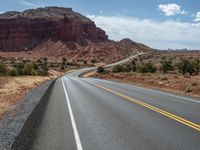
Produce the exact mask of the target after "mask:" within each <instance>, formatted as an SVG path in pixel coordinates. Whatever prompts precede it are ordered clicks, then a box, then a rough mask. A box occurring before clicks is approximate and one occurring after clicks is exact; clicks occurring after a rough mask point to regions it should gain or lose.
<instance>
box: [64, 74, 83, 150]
mask: <svg viewBox="0 0 200 150" xmlns="http://www.w3.org/2000/svg"><path fill="white" fill-rule="evenodd" d="M62 85H63V89H64V92H65V96H66V101H67V105H68V109H69V115H70V118H71V123H72V128H73V131H74V136H75V141H76V146H77V150H83V147H82V144H81V140H80V137H79V133H78V129H77V127H76V123H75V120H74V115H73V112H72V108H71V104H70V101H69V96H68V93H67V90H66V87H65V84H64V81H63V78H62Z"/></svg>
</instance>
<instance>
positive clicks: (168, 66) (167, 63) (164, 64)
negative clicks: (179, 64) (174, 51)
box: [161, 60, 174, 73]
mask: <svg viewBox="0 0 200 150" xmlns="http://www.w3.org/2000/svg"><path fill="white" fill-rule="evenodd" d="M173 69H174V67H173V65H172V61H171V60H162V61H161V70H163V73H167V72H168V71H171V70H173Z"/></svg>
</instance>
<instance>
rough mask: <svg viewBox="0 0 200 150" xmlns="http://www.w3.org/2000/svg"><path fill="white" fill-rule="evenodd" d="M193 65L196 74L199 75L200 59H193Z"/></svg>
mask: <svg viewBox="0 0 200 150" xmlns="http://www.w3.org/2000/svg"><path fill="white" fill-rule="evenodd" d="M192 66H193V68H194V73H195V75H198V74H199V71H200V60H199V59H195V60H194V61H192Z"/></svg>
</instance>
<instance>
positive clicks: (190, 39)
mask: <svg viewBox="0 0 200 150" xmlns="http://www.w3.org/2000/svg"><path fill="white" fill-rule="evenodd" d="M88 17H89V18H90V19H92V20H93V21H95V23H96V24H97V26H98V27H101V28H102V29H104V30H105V31H106V32H107V34H108V35H109V38H110V39H113V40H121V39H123V38H130V39H132V40H135V41H138V42H142V43H144V44H147V45H149V46H151V47H153V48H158V49H166V48H190V49H200V45H199V39H200V23H195V24H192V23H185V22H180V21H165V22H158V21H152V20H148V19H144V20H141V19H138V18H130V17H120V16H94V15H91V16H88Z"/></svg>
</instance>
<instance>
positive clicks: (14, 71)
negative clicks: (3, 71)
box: [8, 68, 19, 76]
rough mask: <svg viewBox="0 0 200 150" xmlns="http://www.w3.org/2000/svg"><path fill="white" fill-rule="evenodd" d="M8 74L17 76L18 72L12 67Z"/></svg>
mask: <svg viewBox="0 0 200 150" xmlns="http://www.w3.org/2000/svg"><path fill="white" fill-rule="evenodd" d="M8 75H9V76H18V75H19V74H18V71H17V69H16V68H13V69H11V70H9V71H8Z"/></svg>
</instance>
